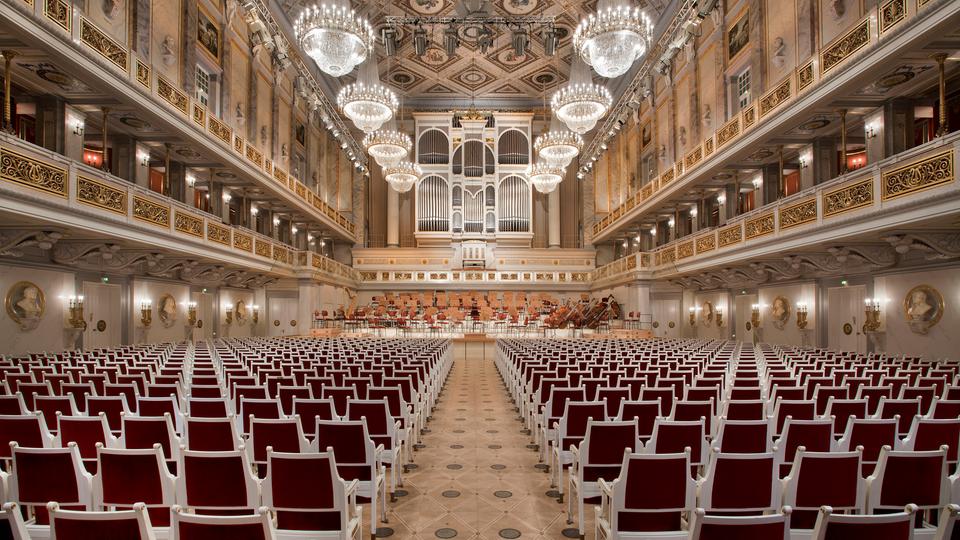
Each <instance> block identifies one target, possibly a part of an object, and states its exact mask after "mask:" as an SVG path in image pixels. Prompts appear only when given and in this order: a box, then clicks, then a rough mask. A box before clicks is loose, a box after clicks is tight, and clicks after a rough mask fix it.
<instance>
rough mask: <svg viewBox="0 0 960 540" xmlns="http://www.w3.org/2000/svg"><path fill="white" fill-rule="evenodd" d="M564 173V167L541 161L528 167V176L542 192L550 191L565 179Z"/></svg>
mask: <svg viewBox="0 0 960 540" xmlns="http://www.w3.org/2000/svg"><path fill="white" fill-rule="evenodd" d="M563 173H564V170H563V167H561V166H559V165H556V164H554V163H547V162H544V161H541V162H538V163H534V164H533V165H531V166H530V168H529V169H527V178H529V179H530V183H532V184H533V187H535V188H537V191H539V192H540V193H550V192H552V191H553V190H555V189H557V186H559V185H560V182H562V181H563Z"/></svg>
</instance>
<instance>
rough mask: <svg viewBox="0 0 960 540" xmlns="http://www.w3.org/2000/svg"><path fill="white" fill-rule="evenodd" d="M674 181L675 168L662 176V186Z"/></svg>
mask: <svg viewBox="0 0 960 540" xmlns="http://www.w3.org/2000/svg"><path fill="white" fill-rule="evenodd" d="M672 181H673V167H671V168H669V169H667V170H666V171H665V172H664V173H663V174H661V175H660V185H661V186H665V185H667V184H669V183H670V182H672Z"/></svg>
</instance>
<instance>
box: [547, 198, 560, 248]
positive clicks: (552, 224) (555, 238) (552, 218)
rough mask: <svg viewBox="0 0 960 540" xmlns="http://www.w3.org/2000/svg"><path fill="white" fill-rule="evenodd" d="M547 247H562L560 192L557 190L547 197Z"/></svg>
mask: <svg viewBox="0 0 960 540" xmlns="http://www.w3.org/2000/svg"><path fill="white" fill-rule="evenodd" d="M547 204H548V208H547V219H548V220H549V221H548V229H547V246H548V247H552V248H559V247H560V190H559V189H555V190H553V191H552V192H551V193H550V194H549V195H547Z"/></svg>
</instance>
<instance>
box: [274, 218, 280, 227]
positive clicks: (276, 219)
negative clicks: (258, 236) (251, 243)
mask: <svg viewBox="0 0 960 540" xmlns="http://www.w3.org/2000/svg"><path fill="white" fill-rule="evenodd" d="M278 225H280V218H278V217H274V218H273V226H274V227H276V226H278Z"/></svg>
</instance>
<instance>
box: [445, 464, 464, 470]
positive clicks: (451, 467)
mask: <svg viewBox="0 0 960 540" xmlns="http://www.w3.org/2000/svg"><path fill="white" fill-rule="evenodd" d="M447 468H448V469H450V470H451V471H459V470H460V469H462V468H463V465H461V464H459V463H451V464H449V465H447Z"/></svg>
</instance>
